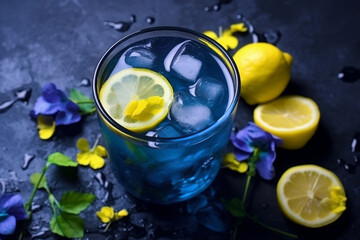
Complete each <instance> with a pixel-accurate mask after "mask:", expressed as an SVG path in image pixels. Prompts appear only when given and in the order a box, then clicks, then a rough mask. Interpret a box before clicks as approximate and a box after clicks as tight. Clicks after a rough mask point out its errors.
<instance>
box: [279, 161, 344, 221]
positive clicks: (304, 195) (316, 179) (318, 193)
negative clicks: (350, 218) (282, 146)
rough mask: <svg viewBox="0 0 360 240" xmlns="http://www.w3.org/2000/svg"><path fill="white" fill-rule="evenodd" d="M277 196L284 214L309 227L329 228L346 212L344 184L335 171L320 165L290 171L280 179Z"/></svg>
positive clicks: (297, 167)
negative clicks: (328, 226)
mask: <svg viewBox="0 0 360 240" xmlns="http://www.w3.org/2000/svg"><path fill="white" fill-rule="evenodd" d="M276 194H277V199H278V202H279V205H280V208H281V210H282V211H283V213H284V214H285V215H286V216H287V217H288V218H289V219H290V220H292V221H294V222H296V223H298V224H300V225H303V226H306V227H311V228H317V227H322V226H325V225H328V224H330V223H332V222H334V221H335V220H336V219H338V218H339V217H340V216H341V214H342V212H343V211H344V210H345V209H346V207H345V202H346V196H345V190H344V187H343V185H342V183H341V181H340V180H339V178H338V177H337V176H336V175H335V174H334V173H333V172H331V171H329V170H327V169H325V168H323V167H320V166H317V165H300V166H295V167H292V168H289V169H288V170H287V171H285V172H284V173H283V175H282V176H281V177H280V179H279V182H278V184H277V187H276Z"/></svg>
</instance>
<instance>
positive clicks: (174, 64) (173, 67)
mask: <svg viewBox="0 0 360 240" xmlns="http://www.w3.org/2000/svg"><path fill="white" fill-rule="evenodd" d="M199 52H200V51H199V46H197V45H195V44H194V43H193V42H191V41H185V42H182V43H179V44H178V45H176V46H175V47H174V48H173V49H172V50H170V52H169V53H168V55H167V56H166V57H165V60H164V67H165V69H166V70H167V71H169V72H171V73H174V74H175V75H177V76H178V77H180V78H181V79H183V80H186V81H189V82H190V83H195V81H196V79H197V77H198V75H199V73H200V70H201V67H202V60H201V59H202V57H201V55H199Z"/></svg>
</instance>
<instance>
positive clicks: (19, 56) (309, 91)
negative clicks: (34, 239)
mask: <svg viewBox="0 0 360 240" xmlns="http://www.w3.org/2000/svg"><path fill="white" fill-rule="evenodd" d="M215 3H217V1H216V0H212V1H205V0H201V1H200V0H199V1H193V0H169V1H161V0H153V1H146V0H141V1H140V0H138V1H130V0H123V1H121V0H119V1H98V0H97V1H96V0H90V1H84V0H64V1H55V0H35V1H25V0H22V1H1V2H0V104H1V103H2V102H5V101H8V100H10V99H12V98H14V91H15V90H17V89H20V88H24V87H29V88H31V89H32V95H31V98H30V100H29V103H28V104H25V103H22V102H17V103H16V104H15V105H13V107H12V108H10V109H9V110H8V111H6V112H4V113H0V152H1V154H0V179H1V181H2V183H3V186H2V188H3V187H4V186H5V189H2V191H6V192H19V193H20V194H21V195H22V196H23V197H24V199H28V198H29V195H30V193H31V190H32V186H31V184H30V183H29V176H30V175H31V174H32V173H33V172H39V171H40V170H41V168H42V166H43V164H44V162H45V160H46V158H47V156H48V155H49V154H51V153H53V152H55V151H60V152H63V153H64V154H66V155H68V156H70V157H72V158H73V159H75V156H76V153H77V150H76V148H75V145H76V141H77V139H78V138H80V137H86V138H88V139H90V142H91V144H92V143H93V141H95V138H96V136H97V135H98V134H99V127H98V123H97V117H96V115H95V114H94V115H92V116H88V117H86V118H84V119H83V121H82V122H81V123H80V124H78V125H77V126H75V127H73V128H70V129H69V128H66V129H65V128H63V129H58V130H57V131H56V134H55V135H54V137H53V138H52V139H51V140H49V141H42V140H40V139H39V137H38V135H37V130H36V123H35V122H34V121H32V120H31V119H30V117H29V115H28V113H29V111H30V110H31V109H32V108H33V106H34V103H35V101H36V98H37V97H38V96H39V95H40V91H41V87H42V85H43V84H45V83H47V82H54V83H55V84H56V85H57V86H58V87H59V88H60V89H62V90H64V91H65V92H66V93H69V92H70V89H71V88H77V89H78V90H80V91H82V92H83V93H85V94H86V95H88V96H91V95H92V93H91V88H90V87H86V86H80V83H81V80H82V79H84V78H86V79H91V78H92V75H93V71H94V69H95V66H96V64H97V61H98V60H99V59H100V57H101V55H102V54H103V53H104V52H105V50H106V49H107V48H108V47H110V46H111V45H112V44H113V43H114V42H115V41H117V40H118V39H120V38H121V37H123V36H125V35H126V34H128V33H130V32H133V31H136V30H140V29H142V28H146V27H151V26H163V25H173V26H180V27H187V28H190V29H193V30H196V31H199V32H203V31H205V30H214V31H217V29H218V27H219V26H222V27H223V28H227V27H229V26H230V24H233V23H235V22H237V21H238V20H237V18H236V16H237V15H238V14H239V13H241V14H243V15H245V16H246V18H247V19H249V20H250V21H251V22H252V23H253V25H254V26H255V29H256V31H257V32H259V33H265V32H273V31H279V32H280V33H281V39H280V41H279V42H278V43H277V46H278V47H279V48H281V49H282V50H284V51H286V52H288V53H290V54H291V55H292V56H293V58H294V63H293V67H292V77H291V82H290V84H289V86H288V88H287V89H286V91H285V92H286V93H294V94H299V95H303V96H307V97H310V98H312V99H314V100H315V101H316V102H317V103H318V105H319V108H320V110H321V114H322V115H321V122H320V126H319V129H318V131H317V133H316V135H315V136H314V137H313V139H312V140H311V141H310V142H309V143H308V145H307V146H306V147H305V148H303V149H301V150H298V151H285V150H279V151H278V158H277V160H276V163H275V168H276V172H277V175H276V178H275V179H274V180H272V181H270V182H269V181H263V180H261V179H259V178H257V180H255V181H254V182H253V185H252V188H251V194H250V196H249V197H250V198H251V200H250V201H249V204H248V209H249V212H251V213H253V214H258V216H259V219H261V220H263V221H264V222H265V223H268V224H270V225H272V226H276V227H279V228H281V229H283V230H286V231H289V232H292V233H295V234H298V235H299V236H300V239H317V238H320V237H321V238H327V239H355V238H357V237H358V236H359V235H360V231H359V226H360V203H359V199H360V184H359V183H360V167H357V168H356V169H355V172H354V173H349V172H348V171H346V170H345V169H344V168H343V166H340V165H338V163H337V161H336V160H337V159H338V158H343V159H344V160H345V161H347V162H349V163H351V162H352V161H353V154H352V153H351V148H350V146H351V141H352V138H353V136H354V133H355V132H357V131H360V103H359V97H360V80H359V81H355V82H353V83H347V82H343V81H341V80H339V79H338V77H337V75H338V73H339V71H341V69H342V68H343V67H345V66H353V67H360V33H359V31H358V27H357V26H358V23H359V22H360V15H359V12H360V2H358V1H355V0H349V1H343V0H341V1H340V0H333V1H309V0H305V1H295V0H283V1H260V0H255V1H252V0H233V1H229V3H228V4H224V5H222V6H221V9H220V10H219V11H213V12H206V11H204V8H205V7H206V6H210V5H212V4H215ZM131 15H135V16H136V22H135V23H134V24H133V25H132V26H131V27H130V29H129V30H128V31H126V32H118V31H115V30H114V29H111V28H109V27H106V26H105V25H104V24H103V23H104V21H129V19H130V16H131ZM147 17H153V18H154V19H155V21H154V23H152V24H149V23H147V22H146V18H147ZM244 43H245V42H243V44H244ZM252 110H253V107H250V106H247V105H246V104H245V103H244V102H243V100H241V101H240V104H239V109H238V116H237V122H236V125H237V126H238V127H243V126H245V124H246V123H247V122H248V121H252ZM25 154H30V155H34V156H35V158H34V159H33V160H32V161H31V162H30V165H29V167H28V168H27V169H25V170H24V169H22V168H21V166H22V165H23V159H24V155H25ZM304 163H315V164H318V165H321V166H324V167H326V168H328V169H330V170H331V171H334V172H335V173H336V174H337V175H338V176H339V178H340V179H341V181H342V182H343V184H344V186H345V189H346V193H347V197H348V209H347V211H346V212H345V213H344V214H343V216H342V217H341V218H340V219H339V220H338V221H337V222H335V223H334V224H331V225H330V226H328V227H324V228H321V229H307V228H303V227H301V226H298V225H296V224H294V223H292V222H290V221H288V220H286V219H285V217H284V215H283V214H282V213H281V212H280V209H279V207H278V204H277V202H276V195H275V187H276V183H277V180H278V179H279V177H280V176H281V174H282V173H283V172H284V171H285V170H286V169H287V168H289V167H291V166H294V165H299V164H304ZM100 173H103V174H104V176H106V180H107V181H108V182H109V183H110V186H111V187H113V190H112V191H111V188H110V194H109V197H108V198H105V196H106V194H107V193H109V189H106V188H104V187H103V186H101V184H100V182H99V181H97V180H96V177H95V176H96V174H100ZM47 177H48V179H49V186H50V188H51V190H52V191H53V193H54V195H55V196H56V197H57V198H60V196H61V194H62V193H63V192H65V191H67V190H70V189H72V190H76V191H80V192H93V193H94V194H95V195H96V197H97V200H96V201H95V202H94V203H93V204H92V205H91V206H90V207H89V208H88V209H87V210H86V211H85V212H83V213H82V214H81V216H82V217H83V218H84V219H86V223H85V225H86V233H85V239H230V234H231V228H229V231H228V232H227V233H215V232H212V231H210V230H207V229H206V228H204V227H202V226H201V225H200V224H198V223H197V222H196V221H195V220H194V219H193V218H192V217H191V216H188V215H187V214H186V210H185V206H184V205H183V204H179V205H176V206H171V207H161V206H153V205H148V204H145V203H141V202H138V201H137V200H135V199H133V198H132V197H131V196H128V195H127V194H126V193H124V191H123V189H122V187H121V186H120V185H119V184H118V183H117V182H116V180H115V179H114V177H113V175H112V173H111V171H110V169H109V166H108V165H106V166H105V168H104V169H102V170H97V171H93V170H92V169H90V168H86V167H79V168H78V169H77V170H76V171H69V170H68V169H61V168H58V167H54V166H53V167H51V169H50V170H49V171H48V172H47ZM243 184H244V176H240V175H238V174H236V173H233V172H230V171H227V170H221V172H220V174H219V176H218V178H217V179H216V181H215V183H214V186H213V187H214V189H220V190H219V193H220V194H224V195H226V196H232V197H240V196H241V193H242V191H243V190H242V188H243ZM34 202H35V204H37V205H40V208H39V209H38V210H36V211H35V213H34V215H33V220H32V222H31V224H30V226H29V230H30V233H29V234H28V235H27V236H26V238H27V239H30V234H33V235H37V234H38V235H39V237H38V238H39V239H59V238H58V237H57V236H54V235H52V234H51V232H50V231H49V230H48V227H49V226H48V222H49V219H50V213H51V210H50V207H49V203H48V201H47V195H46V194H45V193H44V192H41V191H39V192H38V193H37V195H36V197H35V199H34ZM103 205H113V206H114V207H115V208H116V209H121V208H127V209H129V211H130V213H131V214H130V218H129V219H128V220H126V221H123V222H119V223H116V224H114V225H113V226H112V227H111V228H110V231H109V232H107V233H103V232H102V229H103V228H102V226H101V223H100V221H99V220H98V219H97V217H96V216H95V212H96V211H97V210H99V209H100V207H101V206H103ZM240 238H241V239H261V238H262V239H280V238H281V237H280V236H279V235H277V234H273V233H272V232H269V231H267V230H265V229H263V228H261V227H259V226H257V225H254V224H251V223H245V225H243V227H242V228H241V229H240V232H239V239H240Z"/></svg>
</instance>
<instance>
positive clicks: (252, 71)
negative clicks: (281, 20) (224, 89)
mask: <svg viewBox="0 0 360 240" xmlns="http://www.w3.org/2000/svg"><path fill="white" fill-rule="evenodd" d="M233 58H234V60H235V63H236V65H237V67H238V69H239V73H240V79H241V96H242V97H243V99H244V100H245V101H246V102H247V103H248V104H250V105H253V104H258V103H263V102H267V101H270V100H272V99H274V98H276V97H278V96H279V95H280V94H281V93H282V92H283V91H284V89H285V88H286V86H287V84H288V83H289V80H290V72H291V64H292V60H293V59H292V57H291V55H290V54H288V53H286V52H282V51H281V50H280V49H279V48H277V47H276V46H274V45H272V44H269V43H250V44H247V45H245V46H244V47H242V48H240V49H239V50H238V51H237V52H236V53H235V55H234V56H233Z"/></svg>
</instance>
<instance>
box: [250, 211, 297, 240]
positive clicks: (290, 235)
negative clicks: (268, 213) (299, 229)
mask: <svg viewBox="0 0 360 240" xmlns="http://www.w3.org/2000/svg"><path fill="white" fill-rule="evenodd" d="M246 217H248V218H249V219H250V220H251V221H253V222H254V223H257V224H259V225H260V226H262V227H264V228H267V229H269V230H271V231H274V232H276V233H279V234H282V235H284V236H287V237H291V238H298V236H297V235H295V234H292V233H288V232H285V231H282V230H280V229H278V228H274V227H271V226H269V225H267V224H265V223H263V222H260V221H259V220H258V219H257V218H256V217H253V216H250V215H249V214H247V213H246Z"/></svg>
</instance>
